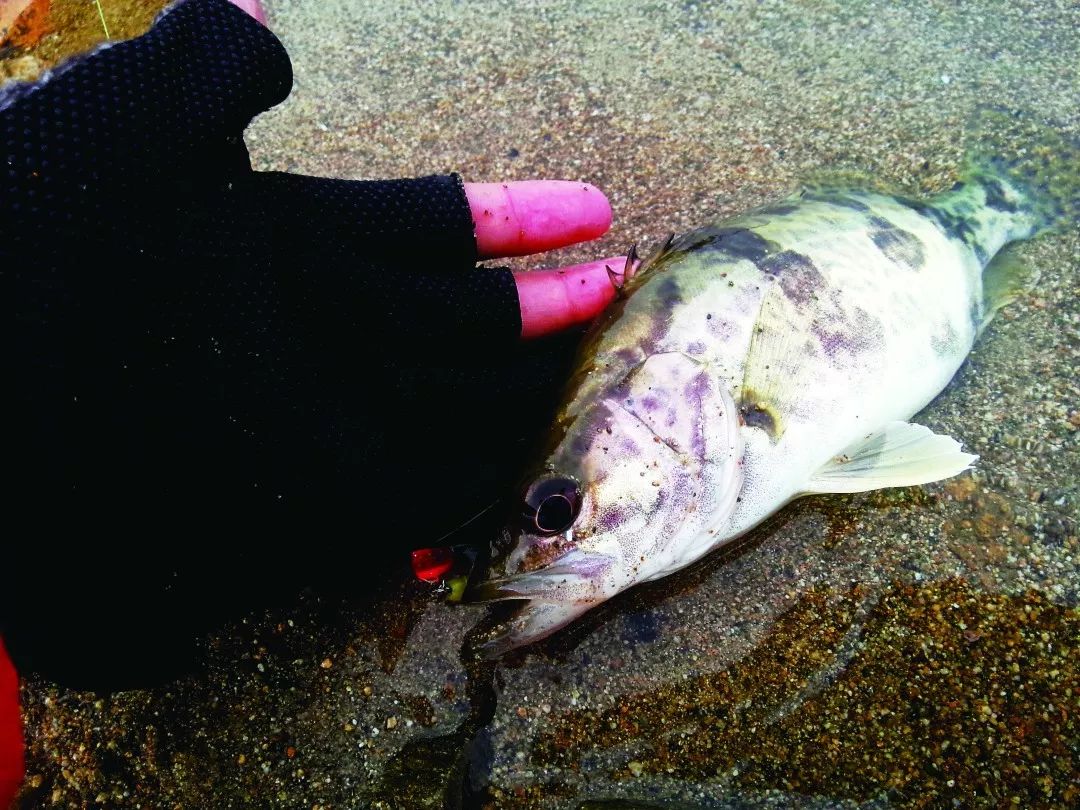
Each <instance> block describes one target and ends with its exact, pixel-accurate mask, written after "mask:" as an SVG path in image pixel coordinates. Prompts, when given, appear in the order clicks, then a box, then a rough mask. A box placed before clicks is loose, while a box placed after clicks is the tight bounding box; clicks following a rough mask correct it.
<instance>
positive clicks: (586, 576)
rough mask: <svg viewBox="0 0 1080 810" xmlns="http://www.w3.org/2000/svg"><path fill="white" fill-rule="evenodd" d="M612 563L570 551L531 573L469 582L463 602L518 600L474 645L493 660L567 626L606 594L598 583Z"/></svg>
mask: <svg viewBox="0 0 1080 810" xmlns="http://www.w3.org/2000/svg"><path fill="white" fill-rule="evenodd" d="M614 562H615V560H614V559H613V558H612V557H609V556H607V555H605V554H594V553H588V552H584V551H580V550H577V549H575V550H573V551H568V552H567V553H565V554H563V555H561V556H559V557H557V558H555V559H554V560H552V562H550V563H549V564H548V565H545V566H544V567H543V568H538V569H536V570H535V571H525V572H521V573H517V574H512V575H510V576H505V577H495V578H492V579H488V580H484V581H481V582H478V583H476V584H474V585H472V586H471V587H470V588H469V589H468V591H467V592H466V597H465V598H466V601H469V602H481V603H482V602H489V603H490V602H507V601H518V602H521V603H522V605H521V608H520V609H519V610H518V611H517V612H516V613H514V614H513V615H512V616H511V617H510V618H508V619H506V620H505V621H503V622H501V623H500V624H497V625H496V626H495V627H494V628H493V631H492V632H489V633H488V634H487V638H486V640H484V641H483V642H481V643H479V644H477V645H475V647H474V649H475V650H476V651H477V652H478V653H479V654H480V655H481V656H482V657H484V658H488V659H491V658H497V657H499V656H501V655H503V654H504V653H507V652H509V651H511V650H514V649H517V648H519V647H524V646H526V645H528V644H532V643H533V642H536V641H539V640H541V639H543V638H546V637H547V636H550V635H551V634H552V633H554V632H556V631H557V630H559V629H561V628H562V627H565V626H566V625H568V624H570V622H572V621H573V620H574V619H576V618H577V617H579V616H581V615H582V614H583V613H586V612H587V611H588V610H590V609H591V608H593V607H595V606H596V605H599V604H600V603H601V602H604V601H605V600H606V599H607V598H608V596H609V595H610V594H609V593H607V589H606V588H605V585H604V583H605V581H606V579H607V576H606V575H607V573H608V571H609V569H610V568H611V567H612V565H613V564H614Z"/></svg>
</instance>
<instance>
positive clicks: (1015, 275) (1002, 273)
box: [979, 245, 1039, 332]
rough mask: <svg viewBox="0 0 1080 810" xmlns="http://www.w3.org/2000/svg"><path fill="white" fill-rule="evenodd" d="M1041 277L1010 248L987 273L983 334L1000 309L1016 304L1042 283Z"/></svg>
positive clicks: (984, 279) (981, 328) (998, 256)
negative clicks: (1026, 291)
mask: <svg viewBox="0 0 1080 810" xmlns="http://www.w3.org/2000/svg"><path fill="white" fill-rule="evenodd" d="M1038 279H1039V274H1038V271H1037V270H1035V269H1034V267H1033V266H1032V265H1031V264H1029V263H1028V262H1027V261H1025V260H1024V258H1023V257H1022V256H1021V255H1020V252H1019V249H1018V246H1016V245H1006V246H1005V247H1004V248H1002V249H1001V250H1000V251H998V254H997V255H996V256H994V258H993V259H991V260H990V263H989V264H987V265H986V268H985V269H984V270H983V316H982V320H981V321H980V322H979V331H980V332H982V330H983V329H985V328H986V325H987V324H988V323H990V321H991V320H992V319H993V317H994V315H995V314H996V313H997V311H998V310H999V309H1001V308H1002V307H1003V306H1005V305H1006V304H1009V303H1011V302H1012V301H1015V300H1016V298H1017V297H1018V296H1019V295H1020V294H1021V293H1022V292H1023V291H1024V290H1026V289H1029V288H1031V287H1032V286H1034V284H1035V283H1036V282H1037V281H1038Z"/></svg>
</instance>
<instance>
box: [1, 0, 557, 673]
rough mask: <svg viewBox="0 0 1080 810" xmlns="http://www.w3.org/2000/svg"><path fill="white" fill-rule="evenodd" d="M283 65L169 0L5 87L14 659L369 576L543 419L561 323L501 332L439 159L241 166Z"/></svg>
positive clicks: (500, 272) (415, 540) (491, 481)
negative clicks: (435, 170)
mask: <svg viewBox="0 0 1080 810" xmlns="http://www.w3.org/2000/svg"><path fill="white" fill-rule="evenodd" d="M290 85H291V68H290V65H289V61H288V58H287V56H286V54H285V52H284V50H283V48H282V47H281V45H280V43H279V42H278V40H277V39H276V38H275V37H274V36H273V34H271V33H270V32H269V31H268V30H267V29H265V28H263V27H262V26H261V25H259V24H257V23H255V22H254V21H253V20H251V19H250V18H248V17H247V15H245V14H244V13H243V12H241V11H239V10H238V9H236V8H235V7H233V6H232V5H230V4H228V3H227V2H225V0H191V2H187V3H183V4H181V5H179V6H178V7H176V8H175V9H173V10H172V11H170V12H168V13H167V14H166V15H164V16H163V17H162V18H161V19H159V21H158V22H157V23H156V24H155V26H154V27H153V29H152V30H151V31H150V32H149V33H147V34H146V35H145V36H143V37H140V38H138V39H135V40H132V41H128V42H121V43H118V44H115V45H112V46H111V47H108V48H105V49H101V50H99V51H98V52H96V53H93V54H92V55H89V56H87V57H84V58H82V59H80V60H78V61H76V62H74V63H72V64H69V65H67V66H66V67H64V68H62V69H61V70H59V71H58V75H55V76H54V77H53V78H52V79H51V80H49V81H48V82H46V83H44V84H42V85H40V86H36V87H30V88H27V87H20V88H16V89H14V90H9V91H7V92H6V94H4V95H0V143H2V149H3V155H4V164H3V166H2V167H0V178H2V180H0V182H2V183H3V187H2V191H0V274H2V277H3V279H4V282H5V284H4V292H3V302H4V303H3V305H4V306H5V307H7V308H8V312H7V313H6V318H5V319H6V322H7V323H8V324H9V325H10V327H11V329H12V332H13V334H12V335H11V336H10V337H9V339H8V342H7V351H6V352H5V353H4V356H5V363H6V364H7V369H6V379H7V381H8V389H7V390H8V392H9V393H8V396H7V400H8V403H7V404H8V407H7V408H6V409H5V410H6V411H7V414H8V416H7V426H8V436H7V441H6V442H5V452H4V457H5V462H6V466H7V468H8V470H9V472H10V473H11V474H13V478H14V480H12V481H11V482H10V483H9V484H7V485H5V487H4V489H3V493H4V495H3V497H4V508H5V512H6V517H7V524H8V525H7V527H6V530H5V539H4V547H5V549H4V552H3V554H4V557H3V559H2V560H0V565H2V566H3V568H4V569H5V572H4V574H3V580H2V581H0V626H2V627H3V630H4V633H5V636H6V638H7V640H8V644H9V647H10V648H11V651H12V653H13V656H14V657H15V659H16V661H17V662H18V663H20V664H21V668H28V667H29V668H35V667H36V668H39V669H46V670H50V671H51V673H52V674H54V675H62V674H63V672H64V671H65V667H66V666H67V665H68V664H69V663H70V662H72V661H75V660H78V659H80V658H82V659H83V660H82V661H81V663H82V664H86V663H87V660H86V658H87V657H89V656H92V657H93V658H94V659H97V660H100V661H103V662H104V661H105V660H106V659H108V658H109V656H110V655H112V656H116V657H118V658H119V659H120V660H119V661H118V662H114V663H117V667H118V668H120V669H121V670H122V671H124V672H125V674H127V675H129V676H130V675H131V673H132V671H131V669H130V665H131V662H130V660H128V657H129V656H125V654H124V651H125V650H131V649H139V648H140V647H141V650H140V653H139V657H140V658H141V659H152V658H153V657H154V653H153V652H152V650H153V649H154V647H151V648H149V649H148V648H147V647H145V646H144V645H146V644H151V643H152V642H154V643H157V644H158V645H160V646H161V648H162V649H164V648H165V647H170V646H171V645H173V644H174V643H175V642H176V638H175V634H173V633H171V632H168V631H167V630H166V629H165V628H169V627H172V628H173V629H174V630H177V632H181V633H187V632H188V631H189V630H190V629H191V626H192V625H193V622H194V623H196V624H199V626H201V623H202V622H203V620H204V619H206V618H207V617H210V618H215V617H217V615H218V611H217V608H216V605H217V604H218V603H219V602H221V603H228V604H229V605H233V606H235V605H240V606H245V605H248V604H250V598H249V597H250V595H251V591H252V588H254V589H256V590H261V589H262V588H263V587H264V586H267V587H269V586H270V585H273V586H277V585H280V584H282V583H287V584H288V585H290V586H291V585H292V584H295V583H297V582H298V581H300V580H305V581H307V580H317V579H318V578H319V577H320V576H322V575H323V574H325V573H326V572H328V571H339V572H340V571H345V572H348V576H349V578H350V579H351V580H357V579H360V580H362V579H363V578H364V577H365V576H372V575H373V573H372V572H373V570H377V569H372V568H371V562H372V558H373V557H380V556H381V557H385V556H386V555H387V554H394V555H397V556H398V557H401V556H403V554H404V552H405V551H407V550H408V549H409V548H411V547H415V546H418V545H424V544H425V543H431V542H433V541H434V540H436V539H437V538H438V537H439V536H440V535H441V534H442V533H444V532H445V531H448V530H451V529H453V528H454V527H455V526H457V525H459V524H461V523H462V522H464V521H465V520H467V519H468V518H469V517H470V516H472V515H474V514H476V513H477V512H478V511H480V510H481V509H483V508H484V507H486V506H488V505H489V504H490V503H492V502H493V501H494V500H495V499H497V498H498V497H499V496H500V495H502V494H503V493H505V492H506V491H507V488H508V487H509V486H511V485H512V484H513V482H514V480H515V478H516V476H517V474H518V473H520V465H521V463H522V460H523V458H524V457H525V454H526V453H527V451H529V450H530V449H531V444H532V442H533V441H535V440H536V438H537V436H538V434H539V433H541V432H542V431H543V429H544V425H545V422H546V419H547V416H548V413H549V409H550V407H551V405H552V402H553V397H554V395H555V394H556V393H557V391H558V388H559V386H560V384H561V383H560V381H561V380H563V379H565V376H566V374H567V372H568V364H569V362H570V355H571V352H572V349H573V346H574V344H575V341H576V338H575V336H574V335H572V334H571V335H568V336H563V337H560V338H556V339H548V340H545V341H539V342H535V343H530V344H524V343H521V342H520V341H519V334H520V330H521V320H520V312H519V304H518V297H517V292H516V289H515V284H514V280H513V277H512V275H511V273H510V272H509V271H508V270H506V269H485V268H481V269H477V268H475V263H476V260H477V254H476V245H475V239H474V233H473V231H474V225H473V222H472V218H471V216H470V211H469V205H468V201H467V199H466V197H465V193H464V189H463V187H462V183H461V180H460V178H458V177H457V176H456V175H449V176H441V177H426V178H420V179H415V180H396V181H388V182H350V181H340V180H327V179H321V178H311V177H301V176H293V175H287V174H280V173H257V172H253V171H252V169H251V167H250V163H249V161H248V156H247V151H246V148H245V146H244V143H243V140H242V137H241V135H242V132H243V130H244V128H245V126H246V125H247V124H248V123H249V121H250V120H251V118H252V117H253V116H255V115H256V114H258V113H259V112H261V111H263V110H265V109H267V108H268V107H270V106H272V105H274V104H276V103H278V102H280V101H281V100H282V99H283V98H284V97H285V96H286V95H287V94H288V92H289V88H290ZM74 616H77V617H79V622H80V627H79V628H78V629H73V628H72V626H71V622H72V617H74ZM196 619H197V620H198V621H197V622H196ZM20 659H21V660H20Z"/></svg>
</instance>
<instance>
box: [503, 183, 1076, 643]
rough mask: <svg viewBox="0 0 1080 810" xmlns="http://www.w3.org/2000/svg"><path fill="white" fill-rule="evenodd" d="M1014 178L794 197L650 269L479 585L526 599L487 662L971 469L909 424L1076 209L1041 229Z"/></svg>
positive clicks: (616, 315)
mask: <svg viewBox="0 0 1080 810" xmlns="http://www.w3.org/2000/svg"><path fill="white" fill-rule="evenodd" d="M1017 177H1018V175H1016V176H1014V175H1012V174H1009V173H1008V172H1005V171H997V170H994V169H993V168H992V167H990V168H986V167H984V168H983V169H980V170H979V171H974V172H972V173H970V174H969V176H968V177H967V178H966V180H965V182H963V183H959V184H957V186H956V187H955V188H954V189H952V190H951V191H949V192H947V193H944V194H941V195H938V196H937V197H934V198H931V199H929V200H925V201H919V200H913V199H909V198H905V197H900V196H891V195H888V194H882V193H872V192H864V191H859V190H855V189H814V190H804V191H802V192H800V193H799V194H797V195H795V196H793V197H791V198H789V199H787V200H784V201H781V202H779V203H776V204H772V205H768V206H766V207H764V208H761V209H758V210H756V211H752V212H749V213H746V214H743V215H740V216H737V217H735V218H733V219H730V220H727V221H724V222H720V223H717V224H714V225H710V226H707V227H704V228H700V229H697V230H694V231H691V232H689V233H686V234H683V235H682V236H680V237H678V238H676V239H674V240H672V241H671V242H669V243H668V244H667V245H665V247H664V248H663V249H662V250H661V251H659V252H658V253H657V255H655V256H654V257H652V258H651V259H650V260H649V261H648V262H646V263H645V265H643V266H642V268H641V269H640V270H639V271H638V273H637V275H635V276H634V277H633V278H632V279H629V280H628V281H627V282H626V283H625V285H624V292H625V297H624V299H623V300H622V301H620V302H619V303H618V304H617V305H616V306H615V307H613V308H612V309H611V311H609V312H608V313H607V314H606V315H605V316H604V317H603V318H602V320H601V321H600V322H598V323H597V325H596V326H595V327H594V329H593V331H592V333H591V335H590V337H589V338H588V340H587V341H586V344H585V346H584V348H583V350H582V354H581V358H582V363H581V366H580V368H579V370H578V372H577V373H576V375H575V377H574V379H573V380H572V383H571V385H570V388H569V391H568V394H567V398H566V400H565V404H564V406H563V408H562V409H561V411H560V413H559V415H558V418H557V422H556V426H555V430H554V431H553V440H552V443H551V445H550V447H549V450H548V453H547V455H546V457H545V459H544V461H543V463H542V465H541V467H542V471H541V473H540V475H539V477H538V479H537V481H538V483H537V485H536V486H539V487H540V490H538V491H540V500H539V501H538V502H530V503H531V504H532V505H531V507H529V508H531V509H533V510H536V509H539V510H541V511H539V512H536V513H535V515H533V519H532V522H531V523H530V522H529V519H528V518H529V516H530V515H532V513H530V512H529V509H526V518H527V519H526V525H525V526H524V528H522V527H519V528H518V529H517V532H518V537H517V544H516V547H515V548H514V550H513V552H512V553H511V554H510V555H509V557H508V559H507V560H506V562H505V570H504V571H503V572H502V575H501V576H498V577H496V579H494V580H493V581H492V582H489V583H488V584H487V586H486V595H487V596H488V597H496V598H511V599H527V600H529V601H528V603H527V605H526V607H525V609H524V610H523V611H522V612H521V613H520V614H519V615H518V617H517V618H516V619H515V620H514V621H513V622H511V623H510V624H509V625H508V626H506V627H505V628H504V629H503V635H501V636H500V637H498V638H496V639H494V640H493V641H492V642H491V648H490V649H491V650H493V651H496V652H497V651H499V650H501V649H505V648H507V647H513V646H518V645H520V644H522V643H527V642H529V641H531V640H534V639H535V638H539V637H542V636H544V635H547V634H549V633H550V632H552V631H554V630H555V629H557V628H558V627H560V626H562V625H563V624H566V623H567V622H568V621H570V620H572V619H573V618H574V617H576V616H578V615H580V614H581V613H583V612H584V611H586V610H588V609H589V608H590V607H592V606H594V605H596V604H598V603H600V602H602V601H604V600H605V599H608V598H610V597H611V596H613V595H614V594H616V593H618V592H619V591H621V590H624V589H626V588H628V587H630V586H632V585H634V584H636V583H638V582H642V581H647V580H651V579H656V578H658V577H661V576H664V575H666V574H669V573H671V572H672V571H675V570H677V569H679V568H682V567H684V566H686V565H688V564H690V563H692V562H694V561H695V560H697V559H699V558H700V557H701V556H703V555H704V554H706V553H708V552H709V551H711V550H712V549H714V548H716V547H717V546H719V545H722V544H724V543H726V542H728V541H729V540H731V539H733V538H735V537H738V536H740V535H741V534H744V533H745V532H746V531H748V530H749V529H751V528H752V527H754V526H755V525H757V524H758V523H760V522H761V521H763V520H764V519H765V518H766V517H768V516H769V515H771V514H772V513H774V512H776V511H777V510H778V509H780V508H781V507H782V506H783V505H784V504H786V503H788V502H789V501H791V500H792V499H794V498H796V497H798V496H800V495H803V494H807V493H813V492H855V491H864V490H869V489H876V488H879V487H887V486H906V485H912V484H919V483H925V482H928V481H934V480H938V479H941V478H945V477H948V476H951V475H955V474H957V473H959V472H961V471H963V470H965V469H967V468H968V467H969V466H970V465H971V463H972V462H973V461H974V459H975V457H974V456H971V455H968V454H966V453H964V452H962V451H961V450H960V446H959V444H958V443H957V442H955V441H954V440H952V439H950V438H948V437H944V436H936V435H934V434H933V433H931V432H930V431H929V430H927V429H926V428H922V427H919V426H917V425H912V424H909V423H908V422H906V420H907V419H909V418H910V417H911V416H912V415H913V414H915V413H917V412H918V411H920V410H921V409H922V408H923V407H924V406H925V405H926V404H927V403H929V402H930V401H931V400H932V399H933V398H934V397H935V396H936V395H937V394H938V393H939V392H940V391H941V390H942V389H943V388H944V387H945V385H946V384H947V383H948V382H949V380H950V379H952V377H953V375H954V374H955V373H956V371H957V369H958V368H959V367H960V365H961V363H962V362H963V361H964V358H965V357H966V356H967V354H968V352H969V351H970V349H971V347H972V344H973V343H974V341H975V338H976V336H977V335H978V334H979V332H980V331H981V329H982V328H983V327H984V326H985V324H986V323H987V322H988V320H989V319H990V317H991V316H992V315H993V312H994V310H995V308H996V307H998V306H1000V305H1001V303H1003V301H1004V298H1005V291H1007V289H1008V285H1001V284H990V285H987V284H986V283H985V282H986V279H988V278H990V275H989V274H987V266H988V264H989V263H990V262H991V260H992V259H993V257H994V256H995V255H996V254H998V252H999V251H1000V250H1001V248H1002V247H1003V246H1005V245H1006V244H1008V243H1009V242H1013V241H1017V240H1022V239H1027V238H1029V237H1031V236H1032V235H1034V234H1035V233H1037V232H1039V231H1040V230H1042V229H1045V228H1046V227H1047V226H1048V225H1049V224H1050V223H1052V222H1053V221H1055V220H1060V219H1061V218H1062V216H1063V213H1062V209H1063V208H1065V207H1067V205H1073V204H1074V203H1075V196H1074V197H1070V198H1069V199H1067V200H1065V201H1064V202H1062V201H1061V200H1057V207H1056V208H1055V209H1054V211H1053V213H1051V214H1048V213H1047V210H1048V209H1047V205H1048V203H1047V202H1046V201H1045V200H1044V199H1042V198H1039V197H1038V196H1037V195H1036V194H1034V193H1033V191H1032V187H1031V186H1032V184H1031V183H1030V182H1022V181H1021V180H1019V179H1017ZM988 286H989V287H990V289H988V288H987V287H988ZM552 482H555V483H554V484H553V483H552ZM553 486H557V487H561V489H558V492H559V493H562V494H558V495H557V496H550V495H549V496H547V497H548V498H549V499H548V500H544V499H543V498H544V496H543V493H544V492H554V491H556V490H554V489H552V487H553ZM545 487H546V489H544V488H545ZM551 497H557V498H563V499H564V500H566V501H567V503H570V504H572V506H573V512H572V517H573V520H572V523H570V525H568V526H566V527H563V526H561V525H558V526H555V525H552V526H549V525H545V524H546V523H552V522H553V518H552V517H548V516H554V515H557V514H561V513H560V512H558V511H557V510H555V509H554V508H553V507H552V506H551V504H553V503H555V504H557V505H559V506H563V502H562V501H561V500H560V501H553V500H550V498H551ZM543 510H547V512H546V513H545V512H544V511H543ZM566 516H567V518H569V517H571V513H570V512H569V511H566ZM552 529H558V530H557V531H552Z"/></svg>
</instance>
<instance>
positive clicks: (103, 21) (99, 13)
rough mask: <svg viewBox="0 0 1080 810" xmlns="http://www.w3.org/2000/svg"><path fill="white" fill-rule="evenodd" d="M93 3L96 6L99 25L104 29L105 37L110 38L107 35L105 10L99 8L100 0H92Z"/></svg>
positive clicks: (107, 27)
mask: <svg viewBox="0 0 1080 810" xmlns="http://www.w3.org/2000/svg"><path fill="white" fill-rule="evenodd" d="M94 5H95V6H97V13H98V16H99V17H100V18H101V27H102V28H104V29H105V38H106V39H111V38H112V37H110V36H109V26H108V23H106V22H105V12H104V11H103V10H102V8H101V0H94Z"/></svg>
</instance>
